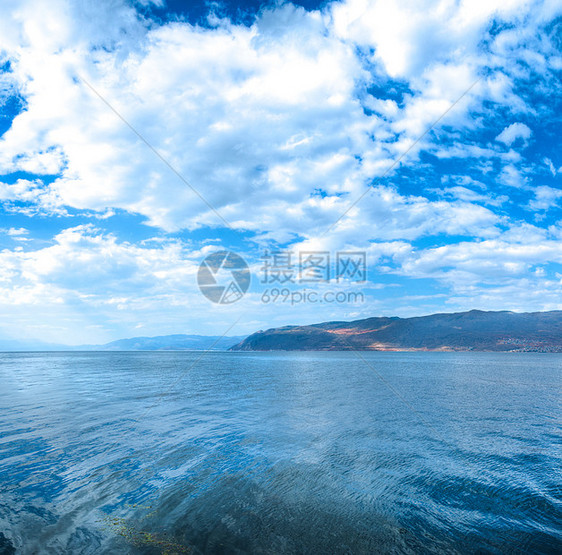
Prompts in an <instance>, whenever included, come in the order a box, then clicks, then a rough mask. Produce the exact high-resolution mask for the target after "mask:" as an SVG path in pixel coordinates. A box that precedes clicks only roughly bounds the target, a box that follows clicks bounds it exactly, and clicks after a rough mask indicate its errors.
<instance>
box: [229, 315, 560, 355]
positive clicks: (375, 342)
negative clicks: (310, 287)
mask: <svg viewBox="0 0 562 555" xmlns="http://www.w3.org/2000/svg"><path fill="white" fill-rule="evenodd" d="M231 350H235V351H341V350H343V351H347V350H364V351H517V352H521V351H533V352H537V351H538V352H562V311H552V312H530V313H517V312H509V311H501V312H488V311H482V310H471V311H469V312H457V313H447V314H432V315H430V316H419V317H414V318H398V317H379V318H366V319H364V320H356V321H353V322H325V323H321V324H313V325H308V326H284V327H280V328H272V329H269V330H266V331H259V332H257V333H254V334H252V335H250V336H249V337H247V338H246V339H244V340H243V341H241V342H240V343H238V344H237V345H234V346H233V347H231Z"/></svg>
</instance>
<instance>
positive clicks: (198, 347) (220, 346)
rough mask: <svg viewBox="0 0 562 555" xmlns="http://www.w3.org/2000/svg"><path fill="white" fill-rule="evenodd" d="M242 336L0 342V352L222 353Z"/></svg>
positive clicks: (175, 336)
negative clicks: (72, 343) (68, 342)
mask: <svg viewBox="0 0 562 555" xmlns="http://www.w3.org/2000/svg"><path fill="white" fill-rule="evenodd" d="M245 337H246V336H245V335H236V336H232V337H223V336H220V335H184V334H175V335H159V336H156V337H131V338H129V339H118V340H117V341H111V342H110V343H105V344H104V345H78V346H69V345H58V344H54V343H43V342H41V341H33V340H28V341H17V340H12V339H3V340H0V352H1V351H4V352H21V351H207V350H212V351H226V350H228V349H229V347H232V346H233V345H235V344H237V343H239V342H240V341H242V340H243V339H244V338H245Z"/></svg>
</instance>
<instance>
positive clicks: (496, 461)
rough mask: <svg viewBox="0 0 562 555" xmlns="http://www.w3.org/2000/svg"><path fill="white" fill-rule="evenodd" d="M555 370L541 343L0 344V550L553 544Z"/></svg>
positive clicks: (557, 363) (559, 532)
mask: <svg viewBox="0 0 562 555" xmlns="http://www.w3.org/2000/svg"><path fill="white" fill-rule="evenodd" d="M561 384H562V355H555V354H531V353H521V354H515V353H502V354H490V353H361V354H360V355H356V354H354V353H345V352H342V353H244V352H233V353H224V352H212V353H207V354H202V353H198V352H145V353H76V352H75V353H5V354H0V388H1V389H0V391H1V393H2V395H1V397H0V554H8V553H22V554H32V553H71V554H75V553H76V554H86V553H88V554H98V553H124V554H127V553H130V554H135V553H146V554H152V553H155V554H156V553H169V554H171V553H188V552H190V553H201V552H202V553H311V554H312V553H314V554H321V553H562V432H561V427H562V423H561V409H562V402H561ZM14 550H15V551H14Z"/></svg>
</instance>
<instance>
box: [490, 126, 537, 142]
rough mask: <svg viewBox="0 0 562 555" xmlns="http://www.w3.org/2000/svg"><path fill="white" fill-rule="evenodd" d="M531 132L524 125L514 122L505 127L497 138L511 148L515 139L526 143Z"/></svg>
mask: <svg viewBox="0 0 562 555" xmlns="http://www.w3.org/2000/svg"><path fill="white" fill-rule="evenodd" d="M532 134H533V132H532V131H531V129H529V127H527V126H526V125H525V124H524V123H520V122H516V123H512V124H511V125H510V126H508V127H506V128H505V129H504V130H503V131H502V132H501V133H500V134H499V135H498V136H497V137H496V141H499V142H501V143H503V144H505V145H507V146H511V145H512V144H513V143H514V142H515V141H516V140H517V139H523V142H524V143H526V142H527V139H529V138H530V137H531V135H532Z"/></svg>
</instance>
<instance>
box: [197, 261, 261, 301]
mask: <svg viewBox="0 0 562 555" xmlns="http://www.w3.org/2000/svg"><path fill="white" fill-rule="evenodd" d="M197 284H198V285H199V290H200V291H201V293H203V295H205V297H207V299H209V300H210V301H212V302H214V303H218V304H231V303H235V302H236V301H238V300H240V299H241V298H242V297H243V296H244V294H245V293H246V291H248V288H249V287H250V268H248V264H246V261H245V260H244V259H243V258H242V257H241V256H238V255H237V254H236V253H234V252H230V251H217V252H214V253H212V254H210V255H209V256H207V257H206V258H205V259H204V260H203V262H201V265H200V266H199V271H198V272H197Z"/></svg>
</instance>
